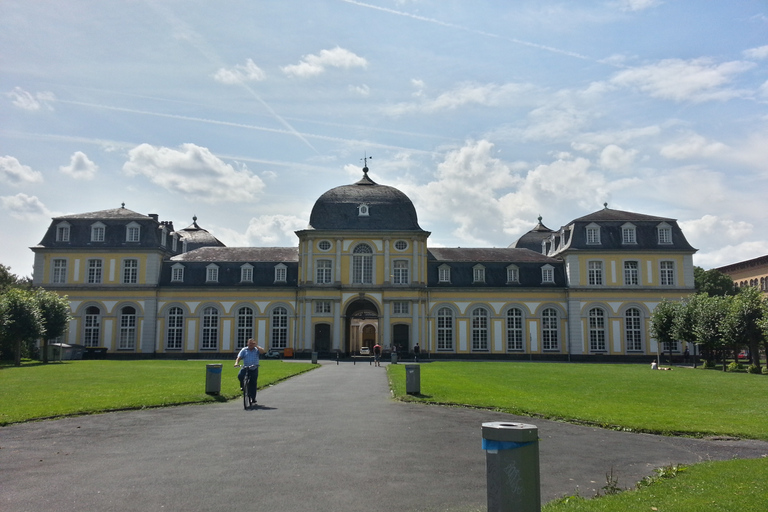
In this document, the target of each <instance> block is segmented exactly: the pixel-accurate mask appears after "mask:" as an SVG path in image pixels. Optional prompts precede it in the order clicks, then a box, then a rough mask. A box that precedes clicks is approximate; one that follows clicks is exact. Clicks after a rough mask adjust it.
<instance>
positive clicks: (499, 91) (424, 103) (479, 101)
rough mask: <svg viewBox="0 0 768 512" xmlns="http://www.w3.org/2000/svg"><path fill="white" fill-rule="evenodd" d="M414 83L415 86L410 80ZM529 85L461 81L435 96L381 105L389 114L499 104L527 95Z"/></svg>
mask: <svg viewBox="0 0 768 512" xmlns="http://www.w3.org/2000/svg"><path fill="white" fill-rule="evenodd" d="M414 86H417V84H416V83H414ZM531 89H532V86H530V85H527V84H518V83H507V84H502V85H498V84H477V83H463V84H460V85H458V86H456V87H455V88H454V89H452V90H449V91H446V92H444V93H442V94H440V95H439V96H437V97H436V98H433V99H423V100H421V101H418V102H415V103H399V104H396V105H393V106H390V107H387V108H385V109H384V112H385V113H386V114H389V115H394V116H397V115H401V114H407V113H412V112H426V113H432V112H439V111H443V110H455V109H457V108H460V107H464V106H468V105H479V106H483V107H503V106H509V105H513V104H516V103H520V101H521V98H525V97H527V93H529V92H530V91H531ZM422 92H423V91H422V90H421V89H419V90H418V91H417V94H415V96H416V97H418V98H422V97H423V94H422Z"/></svg>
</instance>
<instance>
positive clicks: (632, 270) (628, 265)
mask: <svg viewBox="0 0 768 512" xmlns="http://www.w3.org/2000/svg"><path fill="white" fill-rule="evenodd" d="M624 284H625V285H626V286H637V285H639V284H640V265H639V264H638V262H636V261H625V262H624Z"/></svg>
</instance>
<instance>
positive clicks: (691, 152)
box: [659, 133, 728, 160]
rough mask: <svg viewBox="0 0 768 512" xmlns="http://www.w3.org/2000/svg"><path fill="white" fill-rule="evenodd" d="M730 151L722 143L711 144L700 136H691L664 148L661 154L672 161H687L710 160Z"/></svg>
mask: <svg viewBox="0 0 768 512" xmlns="http://www.w3.org/2000/svg"><path fill="white" fill-rule="evenodd" d="M727 150H728V146H726V145H725V144H723V143H722V142H710V141H708V140H707V139H706V138H704V137H703V136H701V135H699V134H696V133H694V134H690V135H688V136H686V137H685V138H683V139H680V140H679V141H676V142H673V143H671V144H667V145H666V146H664V147H662V148H661V150H660V151H659V153H661V155H662V156H664V157H666V158H670V159H672V160H685V159H689V158H709V157H712V156H715V155H718V154H722V153H724V152H726V151H727Z"/></svg>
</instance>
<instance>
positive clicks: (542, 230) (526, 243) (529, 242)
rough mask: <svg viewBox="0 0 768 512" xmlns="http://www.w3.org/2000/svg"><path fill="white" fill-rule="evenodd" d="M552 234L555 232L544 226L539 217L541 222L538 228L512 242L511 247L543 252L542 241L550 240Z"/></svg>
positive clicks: (537, 225)
mask: <svg viewBox="0 0 768 512" xmlns="http://www.w3.org/2000/svg"><path fill="white" fill-rule="evenodd" d="M552 233H554V231H552V230H551V229H549V228H548V227H547V226H545V225H544V224H542V223H541V217H539V222H538V224H536V227H534V228H533V229H532V230H530V231H529V232H527V233H526V234H524V235H523V236H521V237H520V238H518V239H517V240H516V241H515V242H512V243H511V244H510V245H509V247H510V248H518V249H530V250H532V251H535V252H541V241H542V240H545V239H547V238H549V237H550V235H551V234H552Z"/></svg>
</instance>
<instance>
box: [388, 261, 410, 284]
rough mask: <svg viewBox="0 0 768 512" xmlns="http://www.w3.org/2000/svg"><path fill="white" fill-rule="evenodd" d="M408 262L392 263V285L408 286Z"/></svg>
mask: <svg viewBox="0 0 768 512" xmlns="http://www.w3.org/2000/svg"><path fill="white" fill-rule="evenodd" d="M408 267H409V265H408V260H395V261H393V262H392V284H401V285H404V284H408V283H409V282H410V281H409V279H408V277H409V276H408V274H409V272H408V270H409V269H408Z"/></svg>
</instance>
